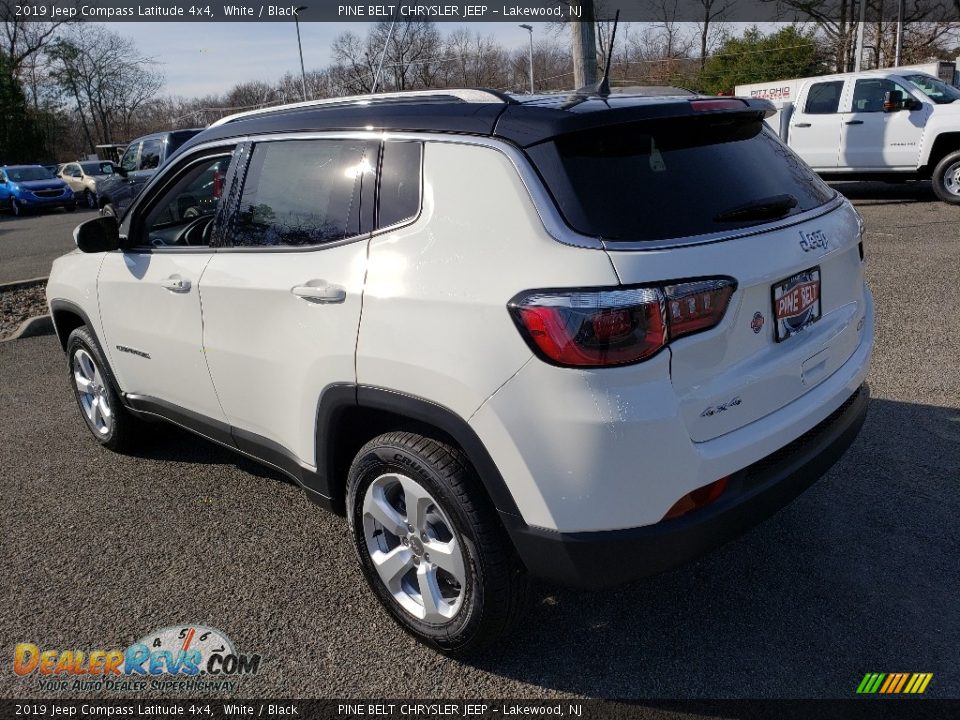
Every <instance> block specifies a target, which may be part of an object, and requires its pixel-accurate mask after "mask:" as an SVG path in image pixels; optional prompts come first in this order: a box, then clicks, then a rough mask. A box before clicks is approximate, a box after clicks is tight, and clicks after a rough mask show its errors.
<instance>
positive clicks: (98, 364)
mask: <svg viewBox="0 0 960 720" xmlns="http://www.w3.org/2000/svg"><path fill="white" fill-rule="evenodd" d="M67 358H68V361H69V367H70V384H71V385H72V386H73V392H74V395H75V396H76V398H77V405H79V406H80V414H81V415H82V416H83V419H84V421H85V422H86V423H87V427H88V428H89V430H90V432H91V433H93V436H94V437H95V438H96V439H97V442H99V443H100V444H101V445H103V446H104V447H107V448H109V449H110V450H113V451H115V452H123V451H124V450H127V449H129V448H130V447H131V446H132V445H133V444H134V443H135V441H136V437H137V434H138V433H139V431H140V428H141V423H140V421H139V420H138V419H137V418H135V417H134V416H133V415H131V414H130V413H129V412H128V411H127V409H126V408H125V407H124V406H123V404H122V403H121V402H120V394H119V391H118V390H117V384H116V382H115V380H114V379H113V373H112V372H110V368H109V366H108V365H107V362H106V360H105V359H104V357H103V353H102V352H101V351H100V346H99V345H98V344H97V341H96V340H95V339H94V337H93V333H91V332H90V330H89V329H87V327H86V326H81V327H78V328H77V329H76V330H74V331H73V332H72V333H70V337H69V338H68V339H67Z"/></svg>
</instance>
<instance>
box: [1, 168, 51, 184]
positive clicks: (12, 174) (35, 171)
mask: <svg viewBox="0 0 960 720" xmlns="http://www.w3.org/2000/svg"><path fill="white" fill-rule="evenodd" d="M7 177H9V178H10V179H11V180H13V181H14V182H24V181H29V180H53V173H52V172H50V171H49V170H47V169H46V168H45V167H40V166H39V165H34V166H33V167H22V168H7Z"/></svg>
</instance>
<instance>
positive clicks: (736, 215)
mask: <svg viewBox="0 0 960 720" xmlns="http://www.w3.org/2000/svg"><path fill="white" fill-rule="evenodd" d="M528 152H529V153H530V157H531V158H532V159H533V161H534V163H535V164H536V166H537V169H538V170H539V171H540V174H541V175H542V176H543V178H544V180H546V182H547V186H548V187H549V189H550V192H551V193H552V194H553V197H554V199H555V200H556V201H557V206H558V207H559V208H560V211H561V212H562V213H563V215H564V218H565V219H566V221H567V224H568V225H570V226H571V227H572V228H573V229H574V230H576V231H578V232H580V233H582V234H584V235H592V236H594V237H601V238H603V239H605V240H614V241H616V240H627V241H637V240H641V241H643V240H662V239H666V238H677V237H690V236H693V235H702V234H708V233H716V232H723V231H727V230H736V229H738V228H742V227H747V226H750V225H756V224H759V223H762V222H769V221H770V220H774V219H779V218H781V217H787V216H789V215H794V214H797V213H801V212H804V211H805V210H810V209H812V208H815V207H817V206H819V205H822V204H823V203H825V202H827V201H828V200H830V199H831V198H832V197H833V196H834V194H835V193H834V192H833V191H832V190H831V189H830V188H829V187H827V186H826V185H824V183H823V182H822V181H821V180H820V179H819V178H818V177H817V176H816V175H814V173H813V171H812V170H810V168H809V167H807V166H806V165H805V164H804V163H803V161H802V160H800V159H799V158H798V157H797V156H796V155H794V154H793V152H792V151H791V150H790V149H789V148H788V147H786V146H785V145H784V144H783V143H781V142H780V141H779V140H778V139H777V138H776V137H775V136H774V135H773V133H772V132H770V131H769V130H767V129H766V125H765V124H764V123H763V122H762V121H761V120H759V119H756V118H755V116H754V117H752V118H748V119H736V120H735V119H731V118H730V117H729V116H727V117H722V116H718V117H716V118H715V119H714V118H688V119H673V120H660V121H649V122H639V123H630V124H626V125H621V126H616V127H605V128H603V129H602V130H584V131H581V132H577V133H572V134H570V135H564V136H560V137H558V138H556V139H555V140H553V141H550V142H545V143H541V144H540V145H535V146H534V147H532V148H530V149H529V151H528Z"/></svg>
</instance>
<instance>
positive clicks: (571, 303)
mask: <svg viewBox="0 0 960 720" xmlns="http://www.w3.org/2000/svg"><path fill="white" fill-rule="evenodd" d="M735 288H736V282H735V281H734V280H733V279H731V278H715V279H709V280H695V281H690V282H685V283H676V284H671V285H664V286H662V287H636V288H616V289H597V290H571V291H567V292H536V291H534V292H530V293H525V294H523V295H521V296H519V297H518V298H517V299H515V300H514V301H513V302H511V303H510V305H509V307H510V312H511V313H512V314H513V317H514V319H515V321H516V323H517V326H518V327H519V328H520V330H521V333H522V334H523V336H524V338H526V340H527V342H528V343H529V344H530V346H531V347H532V348H533V350H534V351H535V352H536V353H537V354H538V355H539V356H540V357H542V358H543V359H545V360H547V361H548V362H551V363H554V364H555V365H564V366H568V367H608V366H612V365H629V364H631V363H636V362H640V361H641V360H646V359H647V358H649V357H651V356H653V355H655V354H656V353H657V352H659V351H660V350H661V349H662V348H663V347H665V346H666V344H667V341H668V340H669V339H674V338H678V337H682V336H684V335H690V334H691V333H695V332H699V331H701V330H706V329H708V328H711V327H713V326H714V325H716V324H717V323H719V322H720V320H722V319H723V314H724V313H725V312H726V309H727V304H728V303H729V300H730V296H731V295H732V294H733V291H734V289H735Z"/></svg>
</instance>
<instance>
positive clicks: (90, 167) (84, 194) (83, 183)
mask: <svg viewBox="0 0 960 720" xmlns="http://www.w3.org/2000/svg"><path fill="white" fill-rule="evenodd" d="M115 172H116V166H115V165H114V164H113V163H112V162H110V161H109V160H78V161H77V162H70V163H65V164H64V165H61V166H60V172H58V173H57V175H58V176H59V177H60V179H61V180H63V181H64V182H65V183H66V184H67V185H69V186H70V189H71V190H73V194H74V195H76V197H77V201H78V202H83V203H85V204H86V205H87V207H90V208H97V207H100V205H99V203H98V202H97V182H98V181H99V182H103V180H104V178H107V177H110V176H111V175H113V174H114V173H115Z"/></svg>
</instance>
